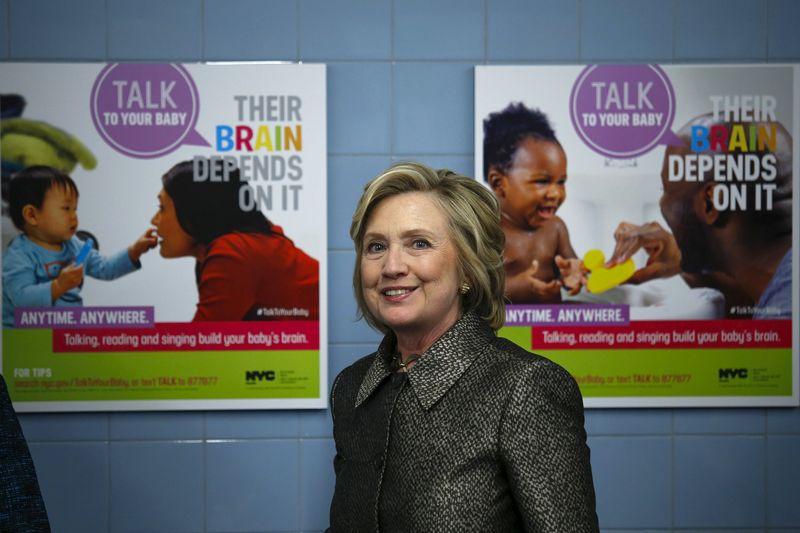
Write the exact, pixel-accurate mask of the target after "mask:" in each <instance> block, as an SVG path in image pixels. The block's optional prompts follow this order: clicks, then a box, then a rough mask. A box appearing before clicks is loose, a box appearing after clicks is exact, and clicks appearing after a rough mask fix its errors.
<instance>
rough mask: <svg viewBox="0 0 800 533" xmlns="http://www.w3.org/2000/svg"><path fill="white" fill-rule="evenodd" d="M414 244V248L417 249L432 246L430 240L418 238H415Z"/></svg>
mask: <svg viewBox="0 0 800 533" xmlns="http://www.w3.org/2000/svg"><path fill="white" fill-rule="evenodd" d="M412 246H413V247H414V249H416V250H424V249H425V248H430V247H431V243H429V242H428V241H426V240H425V239H416V240H415V241H414V242H413V243H412Z"/></svg>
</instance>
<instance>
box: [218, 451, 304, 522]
mask: <svg viewBox="0 0 800 533" xmlns="http://www.w3.org/2000/svg"><path fill="white" fill-rule="evenodd" d="M298 455H299V450H298V443H297V441H251V442H210V443H209V444H208V448H207V458H206V465H207V466H206V468H207V479H208V482H207V483H208V484H207V491H206V502H207V503H206V528H207V529H208V531H295V530H297V529H299V528H298V518H299V516H298V515H299V513H298V505H299V484H298V473H299V464H298Z"/></svg>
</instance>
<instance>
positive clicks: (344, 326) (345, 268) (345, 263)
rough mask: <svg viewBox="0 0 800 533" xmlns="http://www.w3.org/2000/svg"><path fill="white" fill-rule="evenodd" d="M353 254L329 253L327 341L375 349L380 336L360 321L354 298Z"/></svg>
mask: <svg viewBox="0 0 800 533" xmlns="http://www.w3.org/2000/svg"><path fill="white" fill-rule="evenodd" d="M355 256H356V254H355V252H328V276H329V279H328V287H329V292H330V294H329V295H328V306H329V309H328V340H329V341H330V342H331V343H339V342H349V343H354V342H355V343H366V344H373V343H374V345H375V346H377V345H378V343H379V342H380V339H381V338H382V335H380V334H379V333H378V332H376V331H375V330H373V329H372V328H370V327H369V326H368V325H367V323H366V322H365V321H364V320H363V319H359V318H358V315H357V311H356V301H355V297H354V296H353V284H352V281H351V280H352V279H353V263H354V262H355Z"/></svg>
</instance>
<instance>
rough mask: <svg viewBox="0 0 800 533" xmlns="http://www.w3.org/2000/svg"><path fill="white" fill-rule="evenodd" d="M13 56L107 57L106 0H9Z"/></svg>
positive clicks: (57, 57)
mask: <svg viewBox="0 0 800 533" xmlns="http://www.w3.org/2000/svg"><path fill="white" fill-rule="evenodd" d="M9 2H10V6H9V10H8V13H9V15H8V32H9V35H10V39H9V56H10V57H11V59H69V60H80V59H95V60H97V59H104V58H105V57H106V21H105V1H104V0H74V1H72V2H62V1H60V0H9Z"/></svg>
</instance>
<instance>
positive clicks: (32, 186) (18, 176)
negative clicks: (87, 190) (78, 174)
mask: <svg viewBox="0 0 800 533" xmlns="http://www.w3.org/2000/svg"><path fill="white" fill-rule="evenodd" d="M53 187H59V188H61V189H63V190H65V191H68V192H71V193H73V194H74V195H75V197H76V198H77V197H78V196H79V194H78V186H77V185H75V182H74V181H72V178H70V177H69V176H68V175H66V174H64V173H63V172H61V171H60V170H56V169H54V168H52V167H46V166H43V165H36V166H32V167H28V168H26V169H23V170H20V171H19V172H17V173H15V174H13V175H12V176H11V182H10V183H9V185H8V189H9V190H8V211H9V215H11V220H12V221H13V222H14V225H15V226H16V227H17V229H18V230H20V231H25V217H23V216H22V210H23V208H24V207H25V206H26V205H29V204H30V205H32V206H33V207H35V208H36V209H41V208H42V204H43V203H44V197H45V194H47V191H49V190H50V189H52V188H53Z"/></svg>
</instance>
